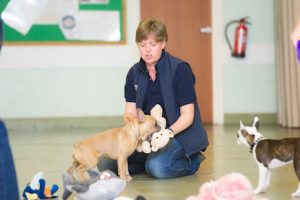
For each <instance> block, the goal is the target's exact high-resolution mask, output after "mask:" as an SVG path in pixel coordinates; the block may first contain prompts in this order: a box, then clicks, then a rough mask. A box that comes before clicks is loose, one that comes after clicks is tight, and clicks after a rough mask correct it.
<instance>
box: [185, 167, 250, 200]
mask: <svg viewBox="0 0 300 200" xmlns="http://www.w3.org/2000/svg"><path fill="white" fill-rule="evenodd" d="M219 199H222V200H252V199H253V193H252V185H251V183H250V181H249V179H248V178H247V177H246V176H244V175H243V174H241V173H238V172H232V173H229V174H226V175H224V176H222V177H220V178H219V179H217V180H216V181H210V182H206V183H204V184H203V185H202V186H201V187H200V189H199V194H198V195H197V196H189V197H188V198H187V199H186V200H219Z"/></svg>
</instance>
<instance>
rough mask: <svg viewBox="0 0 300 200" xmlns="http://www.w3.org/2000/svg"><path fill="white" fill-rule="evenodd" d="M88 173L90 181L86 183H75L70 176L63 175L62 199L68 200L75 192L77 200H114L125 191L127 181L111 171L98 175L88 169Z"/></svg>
mask: <svg viewBox="0 0 300 200" xmlns="http://www.w3.org/2000/svg"><path fill="white" fill-rule="evenodd" d="M87 172H88V174H89V176H90V179H88V180H85V181H74V180H73V178H72V177H71V175H70V174H68V173H65V174H63V185H64V193H63V196H62V199H64V200H66V199H68V198H69V197H70V195H71V194H72V193H73V192H75V193H76V197H75V198H74V199H75V200H99V199H101V200H113V199H114V198H115V197H116V196H118V195H119V194H120V193H121V192H122V191H123V190H124V189H125V186H126V181H125V180H123V179H120V178H119V177H118V176H116V174H114V173H113V172H111V171H109V170H105V171H104V172H102V173H98V172H96V171H94V170H91V169H88V170H87Z"/></svg>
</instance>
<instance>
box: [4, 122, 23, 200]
mask: <svg viewBox="0 0 300 200" xmlns="http://www.w3.org/2000/svg"><path fill="white" fill-rule="evenodd" d="M0 199H3V200H18V199H19V190H18V184H17V177H16V171H15V165H14V161H13V156H12V153H11V149H10V145H9V140H8V135H7V130H6V127H5V124H4V123H3V122H2V121H1V120H0Z"/></svg>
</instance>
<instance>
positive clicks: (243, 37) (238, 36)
mask: <svg viewBox="0 0 300 200" xmlns="http://www.w3.org/2000/svg"><path fill="white" fill-rule="evenodd" d="M247 19H248V17H244V18H241V19H239V20H232V21H230V22H228V23H227V25H226V27H225V38H226V42H227V44H228V46H229V48H230V50H231V55H232V56H233V57H238V58H244V57H245V55H246V43H247V33H248V28H247V26H246V24H251V23H250V22H249V21H247ZM234 23H238V26H237V27H236V29H235V38H234V47H233V48H232V45H231V44H230V41H229V38H228V34H227V31H228V28H229V26H230V25H232V24H234Z"/></svg>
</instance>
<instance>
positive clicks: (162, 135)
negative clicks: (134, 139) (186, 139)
mask: <svg viewBox="0 0 300 200" xmlns="http://www.w3.org/2000/svg"><path fill="white" fill-rule="evenodd" d="M162 113H163V110H162V107H161V106H160V105H159V104H156V105H155V106H154V107H153V108H152V109H151V111H150V115H151V116H153V117H154V118H155V119H156V121H157V123H158V125H159V126H160V128H161V130H160V131H159V132H156V133H153V134H152V136H151V137H149V138H147V139H146V140H145V141H142V142H141V143H140V144H139V145H138V147H137V151H139V152H144V153H150V152H151V151H154V152H156V151H158V150H159V149H161V148H163V147H164V146H166V145H167V144H168V142H169V140H170V138H173V137H174V134H173V132H172V131H170V130H169V129H166V119H165V118H164V117H163V116H162Z"/></svg>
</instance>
